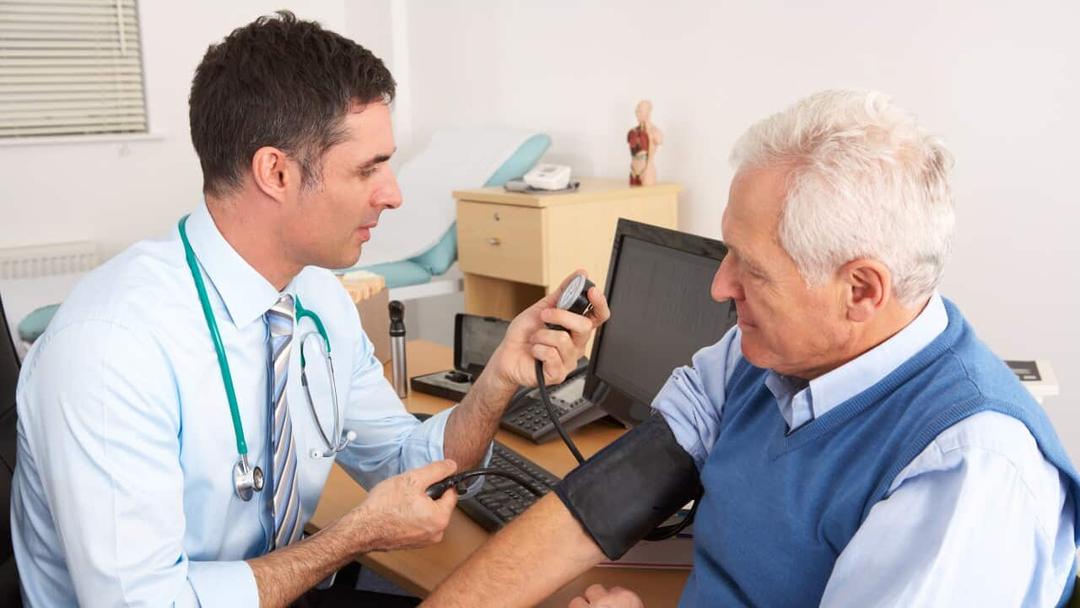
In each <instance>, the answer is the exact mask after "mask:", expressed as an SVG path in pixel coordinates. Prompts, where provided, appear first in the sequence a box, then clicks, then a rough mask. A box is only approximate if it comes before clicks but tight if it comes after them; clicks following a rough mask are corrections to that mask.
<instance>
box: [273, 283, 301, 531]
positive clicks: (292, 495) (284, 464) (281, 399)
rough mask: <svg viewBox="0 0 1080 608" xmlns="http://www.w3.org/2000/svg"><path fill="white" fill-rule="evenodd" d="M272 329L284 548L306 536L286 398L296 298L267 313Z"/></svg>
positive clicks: (277, 526)
mask: <svg viewBox="0 0 1080 608" xmlns="http://www.w3.org/2000/svg"><path fill="white" fill-rule="evenodd" d="M266 321H267V323H268V324H269V326H270V371H271V372H272V376H271V377H270V378H271V382H272V384H271V388H272V391H271V394H270V397H271V403H272V404H273V406H274V435H273V443H272V444H271V445H272V448H273V450H274V547H284V546H285V545H288V544H289V543H291V542H293V541H295V540H296V539H298V538H299V537H300V534H301V533H302V532H303V529H304V525H303V522H302V521H301V520H300V516H301V509H300V489H299V487H297V485H298V484H297V483H296V445H295V441H294V440H293V429H292V419H291V418H290V417H289V404H288V400H287V399H286V398H285V384H286V382H287V380H288V377H289V351H290V350H291V346H292V334H293V298H292V296H291V295H283V296H281V297H280V298H278V301H277V303H275V304H274V305H273V306H272V307H271V308H270V310H268V311H267V312H266Z"/></svg>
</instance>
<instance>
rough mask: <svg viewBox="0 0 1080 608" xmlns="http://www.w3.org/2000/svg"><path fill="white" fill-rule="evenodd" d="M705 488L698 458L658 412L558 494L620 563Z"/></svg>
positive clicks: (571, 476) (557, 488) (566, 481)
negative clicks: (646, 537) (681, 443)
mask: <svg viewBox="0 0 1080 608" xmlns="http://www.w3.org/2000/svg"><path fill="white" fill-rule="evenodd" d="M700 488H701V482H700V478H699V475H698V470H697V465H695V464H694V459H693V458H692V457H691V456H690V454H688V453H687V452H686V450H684V449H683V448H682V446H680V445H679V442H678V441H676V440H675V435H673V434H672V433H671V428H670V427H669V426H668V424H667V421H666V420H664V417H663V416H661V415H660V414H656V413H654V414H653V415H652V416H650V417H649V419H648V420H646V421H645V422H644V423H642V424H640V425H638V426H637V427H636V428H634V429H633V430H631V431H630V432H628V433H625V434H624V435H623V436H622V437H620V438H619V439H618V440H616V441H615V442H614V443H612V444H611V445H609V446H607V447H606V448H604V449H603V450H601V451H600V452H599V453H597V454H596V455H595V456H593V457H592V458H590V459H589V460H587V461H585V463H584V464H582V465H581V466H579V467H578V468H576V469H574V470H573V471H571V472H570V474H569V475H567V476H566V478H565V479H563V480H562V481H561V482H559V484H558V485H556V486H555V494H556V495H558V497H559V499H560V500H562V502H563V504H564V505H566V508H567V509H568V510H569V511H570V513H571V514H572V515H573V516H574V518H575V519H577V520H578V522H580V523H581V525H582V527H583V528H585V531H586V532H588V534H589V536H591V537H592V539H593V541H595V542H596V545H597V546H598V547H600V549H601V550H602V551H603V552H604V555H606V556H607V557H608V559H611V560H616V559H618V558H620V557H622V555H623V554H624V553H626V552H627V551H628V550H629V549H630V547H633V546H634V544H636V543H637V542H638V541H639V540H641V539H642V538H644V537H645V535H646V534H648V533H649V532H651V531H652V530H653V528H655V527H656V526H657V525H659V524H661V523H663V522H664V520H666V519H667V518H668V517H670V516H672V515H673V514H674V513H675V512H676V511H678V510H679V508H680V507H682V506H683V505H684V504H686V503H687V502H688V501H690V500H693V499H694V498H696V497H697V496H698V494H699V492H700Z"/></svg>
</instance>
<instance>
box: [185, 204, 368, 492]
mask: <svg viewBox="0 0 1080 608" xmlns="http://www.w3.org/2000/svg"><path fill="white" fill-rule="evenodd" d="M187 220H188V216H186V215H185V216H184V217H182V218H180V222H179V226H178V228H179V231H180V240H181V241H182V242H183V244H184V258H185V260H186V261H187V265H188V269H189V270H191V277H192V279H193V280H194V282H195V291H196V292H198V294H199V304H200V305H201V306H202V311H203V317H205V319H206V327H207V329H208V330H209V331H210V340H211V342H213V344H214V352H215V353H216V355H217V360H218V368H219V369H220V370H221V382H222V384H223V385H224V386H225V397H226V399H227V400H228V402H229V414H230V416H231V417H232V424H233V433H234V434H235V435H236V451H237V452H238V453H239V455H240V462H239V463H237V467H236V469H237V472H234V475H236V476H237V479H236V492H237V494H238V495H240V497H241V498H243V499H244V500H248V499H250V497H251V489H252V488H253V489H254V490H256V491H261V490H262V486H263V481H262V471H261V470H260V469H259V467H255V468H254V469H252V468H251V466H250V465H249V464H248V459H247V456H248V448H247V441H246V440H245V439H244V426H243V423H242V422H241V420H240V407H239V406H238V405H237V401H236V390H235V389H234V387H233V379H232V371H231V370H230V369H229V359H228V357H226V355H225V346H224V344H223V343H222V341H221V333H220V331H219V330H218V325H217V321H216V320H215V319H214V311H213V309H212V308H211V307H210V298H209V296H207V293H206V284H205V283H204V281H203V279H202V272H200V270H199V261H198V259H197V258H196V257H195V250H194V249H193V248H192V247H191V242H190V241H189V240H188V236H187ZM293 298H294V299H293V301H294V304H295V311H296V321H297V323H299V322H300V320H301V319H303V318H304V317H307V318H309V319H311V322H312V323H313V324H314V325H315V329H316V332H317V333H318V335H319V336H320V337H321V338H322V341H321V343H320V344H319V346H320V347H321V348H323V349H324V350H323V355H324V356H325V358H326V368H327V374H328V375H329V378H330V385H331V398H332V401H333V407H334V412H333V414H334V425H333V431H332V434H331V435H330V436H327V435H326V431H325V430H324V429H323V427H322V424H320V423H319V417H318V413H317V412H316V410H315V404H314V402H313V401H312V399H311V391H310V389H309V388H308V382H307V373H306V368H307V357H306V356H305V355H304V342H305V341H306V339H307V337H308V336H310V335H311V333H310V332H309V333H308V334H306V335H304V336H303V337H302V338H301V339H300V370H301V384H302V385H303V389H304V395H305V397H307V402H308V406H309V407H310V408H311V415H312V416H313V417H314V420H315V422H316V427H317V428H318V429H319V434H320V435H322V438H323V441H324V442H326V444H327V446H328V447H329V448H330V451H327V452H324V453H323V455H324V456H329V455H331V454H332V453H335V452H340V451H341V450H342V449H343V448H344V446H345V444H346V443H348V441H350V440H351V439H350V438H349V436H346V437H345V438H344V440H342V441H340V442H338V443H336V444H335V442H334V441H333V440H332V439H331V437H333V436H336V435H338V434H339V431H340V428H339V424H340V423H339V421H338V417H339V416H338V413H339V409H338V399H337V386H336V385H335V382H334V363H333V359H332V358H331V357H330V338H329V336H328V335H327V333H326V327H325V326H324V325H323V322H322V319H320V318H319V316H318V315H317V314H315V312H314V311H311V310H308V309H306V308H304V306H303V305H302V304H301V303H300V298H299V297H298V296H293ZM349 435H350V436H351V435H352V433H350V434H349ZM313 454H314V455H318V454H319V453H318V451H314V452H313ZM239 475H244V476H245V479H246V478H247V477H250V479H251V481H250V482H247V481H244V482H243V483H242V482H241V481H239Z"/></svg>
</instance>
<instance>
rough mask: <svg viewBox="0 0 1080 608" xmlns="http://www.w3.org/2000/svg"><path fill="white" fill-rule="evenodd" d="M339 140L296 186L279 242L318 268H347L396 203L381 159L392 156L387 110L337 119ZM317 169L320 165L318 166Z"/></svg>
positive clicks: (357, 111)
mask: <svg viewBox="0 0 1080 608" xmlns="http://www.w3.org/2000/svg"><path fill="white" fill-rule="evenodd" d="M342 128H343V129H344V132H345V138H344V140H343V141H341V142H339V143H337V144H335V145H333V146H331V147H330V148H329V149H327V150H326V152H324V153H323V155H322V159H321V161H320V163H317V164H316V169H320V168H321V175H319V176H315V177H313V178H312V179H311V180H309V183H306V184H304V185H302V186H300V187H298V188H297V189H296V191H295V193H294V196H295V199H296V204H294V205H290V206H289V209H290V211H289V214H290V215H291V216H292V217H289V218H288V220H287V221H286V222H285V226H286V228H285V230H287V231H288V232H289V238H287V239H285V242H286V243H288V244H289V246H290V247H292V248H293V249H294V251H292V252H289V253H290V254H291V257H293V258H294V259H297V260H299V261H301V262H302V263H303V264H306V265H313V266H321V267H323V268H345V267H348V266H352V265H353V264H355V263H356V261H357V259H359V257H360V250H361V248H362V247H363V245H364V243H366V242H367V241H368V240H370V239H371V234H372V231H373V229H374V228H375V226H376V224H378V222H379V215H380V214H381V213H382V212H383V211H385V210H387V209H396V208H397V207H399V206H400V205H401V191H400V190H399V189H398V183H397V178H396V177H395V176H394V172H393V170H391V169H390V165H389V163H388V162H387V161H389V160H390V156H391V155H393V154H394V150H395V146H394V133H393V130H392V128H391V125H390V108H389V107H388V106H387V105H386V104H384V103H379V102H373V103H370V104H368V105H367V106H362V107H361V106H356V107H354V108H353V109H352V110H351V111H350V112H349V113H348V114H346V115H345V118H344V119H343V121H342ZM319 165H321V167H319Z"/></svg>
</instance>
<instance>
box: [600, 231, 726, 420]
mask: <svg viewBox="0 0 1080 608" xmlns="http://www.w3.org/2000/svg"><path fill="white" fill-rule="evenodd" d="M726 253H727V247H725V246H724V244H723V243H721V242H720V241H717V240H713V239H709V238H705V237H702V236H696V235H692V234H686V233H684V232H678V231H676V230H669V229H667V228H661V227H659V226H652V225H650V224H643V223H640V222H634V221H631V220H627V219H620V220H619V224H618V226H617V228H616V230H615V241H614V243H613V245H612V251H611V263H610V265H609V266H608V275H607V285H606V286H605V289H604V293H605V294H606V295H607V299H608V305H609V306H610V307H611V318H610V319H609V320H608V322H607V323H605V324H604V325H603V326H602V327H601V328H600V330H599V331H598V333H597V335H596V339H595V340H594V342H593V349H592V356H591V357H590V361H589V371H588V376H587V377H586V382H585V394H586V395H590V396H591V398H592V399H593V400H594V402H595V403H598V404H599V405H600V407H602V408H603V409H604V410H605V411H606V412H607V413H608V414H609V415H611V416H612V417H614V418H615V419H617V420H619V421H620V422H622V423H623V424H626V425H634V424H637V423H639V422H641V421H643V420H645V419H646V418H647V417H648V416H649V412H650V407H649V406H650V404H651V403H652V400H653V398H654V397H655V396H656V394H657V393H658V392H659V391H660V388H661V387H662V386H663V385H664V382H666V381H667V379H668V376H670V375H671V372H672V370H674V369H675V368H677V367H679V366H682V365H689V364H690V359H691V357H692V356H693V354H694V353H695V352H697V351H698V350H699V349H701V348H703V347H705V346H708V345H710V344H714V343H716V342H717V341H719V340H720V338H721V337H723V335H724V333H725V332H727V330H728V329H730V328H731V327H732V326H733V325H735V322H736V316H735V310H734V308H735V307H734V306H731V305H730V303H729V302H716V301H715V300H713V299H712V297H710V295H709V287H710V285H711V284H712V279H713V276H714V275H715V274H716V270H717V269H718V268H719V267H720V262H721V260H723V259H724V255H725V254H726Z"/></svg>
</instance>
